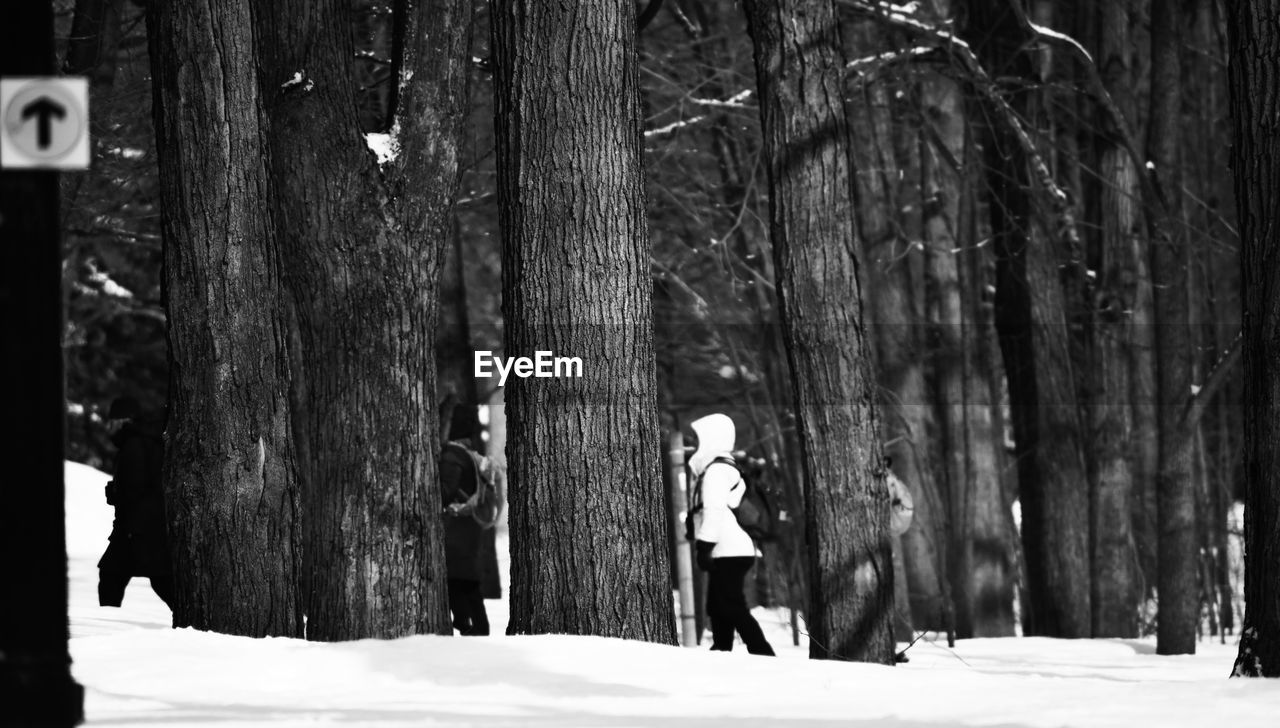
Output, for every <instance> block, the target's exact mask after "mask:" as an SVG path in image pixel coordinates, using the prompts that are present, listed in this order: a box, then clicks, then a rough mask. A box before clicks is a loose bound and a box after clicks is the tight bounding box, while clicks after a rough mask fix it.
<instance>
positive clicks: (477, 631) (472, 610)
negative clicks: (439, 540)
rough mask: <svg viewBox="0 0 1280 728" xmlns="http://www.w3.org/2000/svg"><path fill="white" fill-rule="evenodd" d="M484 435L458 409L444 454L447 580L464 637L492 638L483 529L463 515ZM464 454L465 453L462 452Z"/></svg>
mask: <svg viewBox="0 0 1280 728" xmlns="http://www.w3.org/2000/svg"><path fill="white" fill-rule="evenodd" d="M479 431H480V422H479V419H478V418H477V417H476V412H475V408H474V407H467V406H465V405H458V406H456V407H454V409H453V417H452V419H451V422H450V425H449V439H450V442H449V444H447V445H445V447H444V448H443V449H442V451H441V453H440V493H441V497H442V498H443V499H444V514H445V515H444V519H445V526H444V551H445V563H446V566H447V567H448V574H449V611H450V612H451V613H452V615H453V627H454V629H456V630H458V633H459V634H462V635H464V636H483V635H487V634H489V615H488V613H487V612H486V611H485V608H484V596H483V595H482V594H481V590H480V582H481V579H483V577H484V573H485V569H484V562H483V554H484V553H485V552H484V540H485V538H486V536H487V534H486V533H485V529H484V528H483V527H482V526H481V525H480V524H479V523H477V522H476V520H475V519H474V518H472V517H471V515H470V514H469V513H466V512H461V511H460V510H459V509H460V507H461V506H462V504H464V503H465V502H466V501H467V499H468V498H470V497H471V496H472V495H473V494H474V493H475V492H476V485H477V480H476V479H477V478H478V477H479V476H478V473H476V466H475V461H474V460H472V458H471V455H470V454H469V453H468V450H470V447H471V444H470V442H469V439H470V438H472V437H474V436H475V435H476V434H477V433H478V432H479ZM464 448H465V449H464Z"/></svg>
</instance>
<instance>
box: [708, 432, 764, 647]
mask: <svg viewBox="0 0 1280 728" xmlns="http://www.w3.org/2000/svg"><path fill="white" fill-rule="evenodd" d="M690 427H691V428H692V429H693V432H694V434H695V435H696V436H697V438H698V447H697V450H696V451H695V452H694V453H693V456H692V457H690V458H689V469H690V471H691V473H692V475H693V482H694V483H697V484H698V485H697V486H696V492H695V495H694V501H695V505H696V504H699V503H700V504H701V508H700V509H699V510H698V512H697V513H696V514H694V536H695V538H696V539H697V542H696V548H697V561H698V567H699V568H701V569H702V570H704V571H706V572H707V575H708V577H707V582H708V583H707V616H708V617H710V618H711V649H713V650H721V651H725V652H727V651H729V650H732V649H733V633H734V632H737V633H738V634H739V635H741V636H742V641H743V643H744V644H746V646H747V651H748V652H750V653H751V654H753V655H772V654H774V653H773V647H771V646H770V645H769V641H768V640H766V639H765V636H764V632H763V631H762V630H761V629H760V624H759V623H758V622H756V620H755V617H752V616H751V610H750V609H748V608H747V599H746V595H745V594H744V593H743V582H744V581H745V579H746V576H747V572H748V571H750V570H751V565H752V563H753V562H754V561H755V558H756V545H755V542H753V541H752V540H751V537H750V536H748V535H747V532H746V531H743V530H742V527H741V526H739V525H738V520H737V518H735V517H734V515H733V511H732V510H731V509H732V508H736V507H737V506H738V504H739V503H741V502H742V496H743V493H744V492H745V490H746V489H745V488H743V487H735V486H738V483H739V481H740V480H741V479H742V475H741V474H740V473H739V472H738V469H737V467H735V466H734V465H730V464H729V463H727V462H724V461H723V460H721V461H717V458H730V459H731V458H732V457H733V446H734V439H735V435H736V433H735V431H734V426H733V420H731V419H729V418H728V417H727V416H725V415H722V414H714V415H707V416H706V417H703V418H701V419H698V420H695V421H694V422H693V423H692V424H691V425H690Z"/></svg>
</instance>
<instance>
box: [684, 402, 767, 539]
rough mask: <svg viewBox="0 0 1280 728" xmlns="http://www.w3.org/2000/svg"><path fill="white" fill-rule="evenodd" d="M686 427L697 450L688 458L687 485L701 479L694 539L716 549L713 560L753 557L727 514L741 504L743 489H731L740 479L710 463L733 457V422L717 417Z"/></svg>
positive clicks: (735, 471)
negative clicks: (694, 436)
mask: <svg viewBox="0 0 1280 728" xmlns="http://www.w3.org/2000/svg"><path fill="white" fill-rule="evenodd" d="M690 427H692V428H693V431H694V432H695V433H696V434H697V435H698V449H697V451H695V452H694V453H693V456H692V457H690V458H689V470H690V471H691V473H692V476H693V482H692V483H691V485H695V486H696V484H697V482H698V478H699V477H701V478H702V493H701V503H702V510H700V511H698V513H697V514H696V515H694V524H693V525H694V536H695V538H697V540H699V541H708V542H710V543H714V544H715V545H716V547H715V549H713V550H712V552H711V557H712V558H715V559H720V558H728V557H732V556H756V555H757V552H756V545H755V543H754V542H753V541H752V540H751V537H750V536H748V535H747V532H746V531H743V530H742V527H741V526H739V525H738V519H737V518H735V517H734V515H733V511H731V510H729V509H730V508H736V507H737V505H738V504H739V503H741V502H742V496H743V494H744V493H745V492H746V489H745V488H742V487H739V488H737V489H734V487H733V486H735V485H737V484H738V481H739V480H740V479H741V475H740V474H739V473H738V469H737V468H735V467H733V466H731V465H728V464H726V463H716V462H713V461H714V460H715V459H716V458H718V457H720V456H729V455H732V453H733V445H734V439H735V436H736V433H735V431H734V427H733V420H731V419H729V418H728V417H727V416H725V415H721V414H715V415H707V416H706V417H703V418H701V419H699V420H695V421H694V422H693V423H692V424H691V425H690ZM703 473H706V474H705V475H703Z"/></svg>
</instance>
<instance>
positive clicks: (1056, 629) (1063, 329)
mask: <svg viewBox="0 0 1280 728" xmlns="http://www.w3.org/2000/svg"><path fill="white" fill-rule="evenodd" d="M1010 2H1011V0H969V2H967V3H966V8H965V13H966V14H965V18H964V22H963V23H962V24H961V36H962V37H963V38H964V39H966V40H967V41H968V42H969V43H970V45H971V46H973V48H974V51H975V52H976V53H977V55H978V58H979V59H980V60H981V61H982V63H983V66H984V67H985V68H986V69H987V71H988V73H989V74H990V75H991V76H992V77H994V78H1001V77H1012V78H1013V79H1016V81H1015V83H1018V84H1024V83H1028V82H1034V81H1035V80H1036V74H1035V70H1034V66H1033V63H1032V59H1031V57H1030V55H1029V51H1028V49H1029V48H1030V47H1031V46H1032V45H1034V40H1033V39H1030V38H1028V37H1027V33H1026V27H1025V26H1023V25H1022V24H1020V23H1019V22H1018V16H1017V15H1016V14H1015V13H1014V11H1013V10H1012V8H1011V6H1010ZM1008 101H1009V105H1010V107H1012V109H1013V110H1014V111H1015V112H1016V114H1017V116H1019V117H1020V118H1023V119H1027V118H1033V117H1034V116H1035V110H1036V104H1035V103H1034V99H1033V98H1032V95H1031V93H1030V92H1029V91H1027V90H1026V88H1025V87H1023V88H1015V89H1014V90H1012V91H1010V92H1009V99H1008ZM996 116H999V111H998V110H995V111H993V112H992V113H991V114H990V117H991V118H994V117H996ZM983 134H984V136H983V142H982V143H983V147H984V152H985V157H986V160H985V162H986V166H987V170H988V172H987V185H988V191H989V202H988V213H989V214H990V216H991V235H992V240H993V243H994V245H993V247H994V249H995V253H996V294H995V296H996V302H995V303H996V330H997V332H998V334H999V337H1000V348H1001V353H1002V355H1003V358H1004V365H1005V373H1006V376H1007V378H1008V386H1009V404H1010V410H1011V415H1012V419H1013V433H1014V439H1015V443H1016V447H1015V456H1016V458H1017V469H1018V489H1019V499H1020V501H1021V507H1022V542H1023V549H1024V552H1025V557H1026V571H1027V577H1028V582H1029V583H1028V590H1027V591H1028V594H1029V597H1030V599H1029V601H1030V603H1029V604H1026V605H1024V607H1025V609H1024V612H1023V620H1024V626H1025V632H1026V633H1027V634H1030V635H1045V636H1056V637H1088V636H1089V635H1090V630H1091V606H1090V605H1091V599H1090V589H1091V574H1090V558H1089V498H1088V478H1087V475H1086V471H1085V465H1084V458H1083V455H1082V450H1081V445H1080V440H1079V437H1080V434H1079V433H1080V432H1081V428H1080V413H1079V409H1078V407H1077V400H1076V391H1075V379H1074V377H1073V375H1072V362H1071V358H1070V352H1069V345H1068V336H1067V320H1066V314H1065V305H1064V295H1063V290H1062V282H1061V280H1060V278H1059V273H1058V267H1059V260H1058V258H1057V256H1056V255H1055V252H1054V250H1053V248H1052V245H1060V244H1064V243H1063V241H1054V242H1053V243H1052V245H1051V244H1050V241H1048V240H1046V238H1045V236H1044V235H1042V234H1040V233H1039V232H1038V231H1033V227H1034V225H1033V222H1034V220H1033V209H1034V202H1035V200H1034V199H1033V195H1034V191H1035V189H1036V185H1037V184H1039V180H1034V181H1033V179H1032V175H1031V174H1030V170H1029V167H1028V164H1029V162H1030V159H1029V154H1030V153H1031V150H1029V149H1027V148H1026V147H1025V146H1024V145H1023V144H1022V143H1021V142H1020V141H1019V140H1018V139H1017V137H1016V135H1015V134H1013V133H1012V132H1011V130H1010V129H1009V127H1008V125H1007V123H1006V122H1003V121H1001V122H989V123H988V124H987V125H986V126H985V128H984V130H983Z"/></svg>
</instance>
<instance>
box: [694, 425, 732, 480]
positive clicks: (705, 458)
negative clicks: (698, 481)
mask: <svg viewBox="0 0 1280 728" xmlns="http://www.w3.org/2000/svg"><path fill="white" fill-rule="evenodd" d="M689 427H690V428H691V429H692V430H693V432H694V434H696V435H697V436H698V449H697V450H696V451H695V452H694V453H693V456H692V457H690V458H689V470H691V471H693V476H694V477H695V478H696V477H698V476H699V475H701V474H702V471H703V470H706V469H707V466H708V465H710V464H711V461H712V460H715V459H716V458H718V457H720V456H721V455H731V454H732V453H733V444H734V439H735V438H736V437H737V433H736V432H735V430H734V427H733V420H731V419H729V417H728V416H727V415H722V414H714V415H707V416H706V417H702V418H700V419H696V420H694V421H693V422H692V423H690V424H689Z"/></svg>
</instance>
